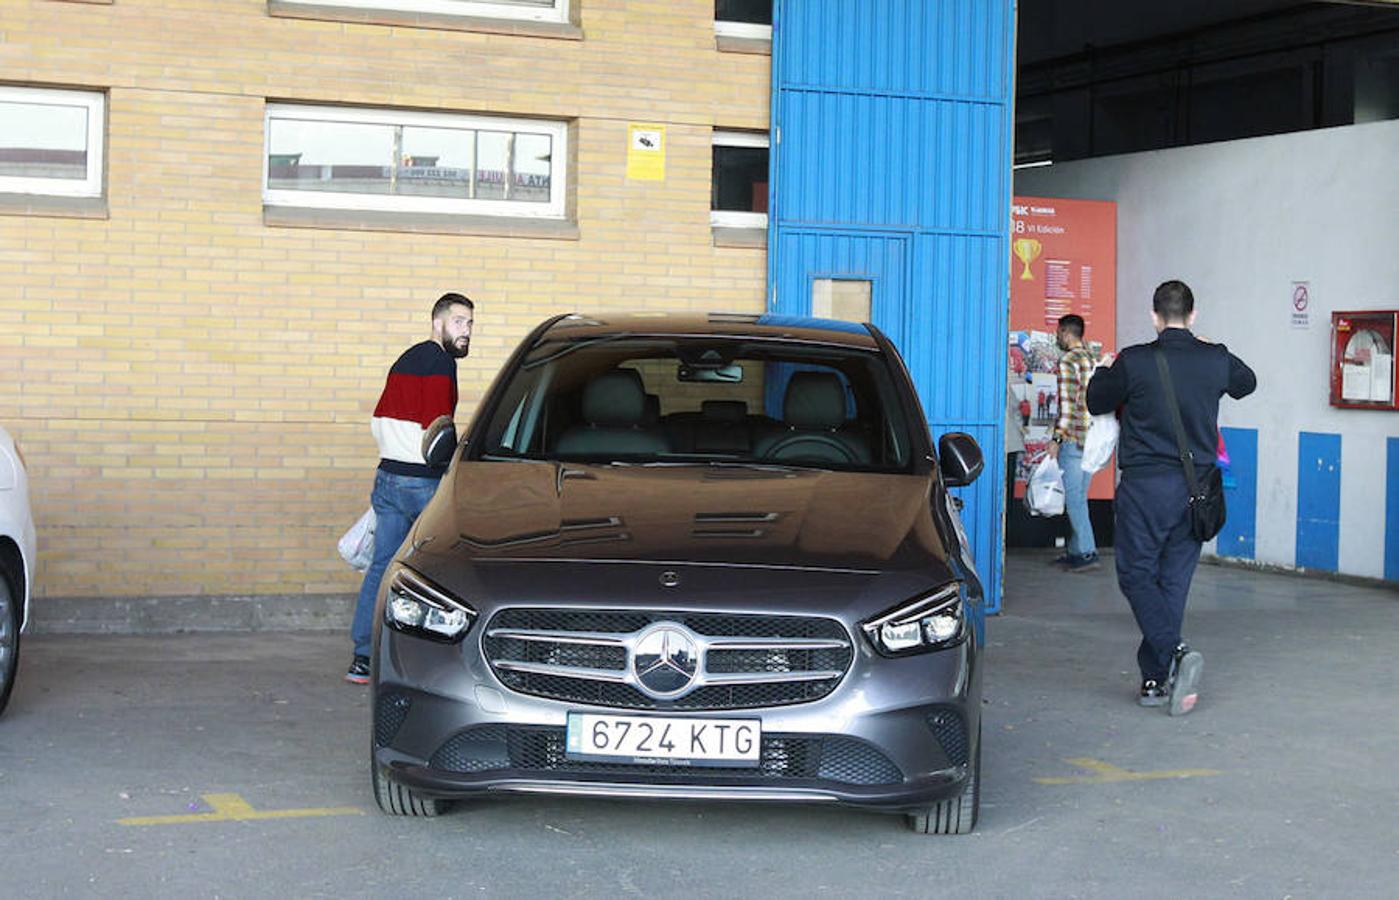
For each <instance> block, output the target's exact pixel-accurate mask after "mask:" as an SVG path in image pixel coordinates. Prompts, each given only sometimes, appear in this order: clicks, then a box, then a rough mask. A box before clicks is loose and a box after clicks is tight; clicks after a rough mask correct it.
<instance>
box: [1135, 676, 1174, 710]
mask: <svg viewBox="0 0 1399 900" xmlns="http://www.w3.org/2000/svg"><path fill="white" fill-rule="evenodd" d="M1170 699H1171V698H1170V695H1168V694H1167V693H1166V688H1165V685H1163V684H1161V682H1160V681H1158V680H1156V679H1155V678H1143V679H1142V690H1141V693H1140V694H1138V695H1137V704H1138V705H1139V706H1165V705H1166V703H1167V702H1169V700H1170Z"/></svg>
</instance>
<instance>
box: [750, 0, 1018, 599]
mask: <svg viewBox="0 0 1399 900" xmlns="http://www.w3.org/2000/svg"><path fill="white" fill-rule="evenodd" d="M773 13H774V18H773V58H772V73H773V75H772V78H773V97H772V154H771V159H772V163H771V169H772V171H771V176H770V179H769V184H770V188H769V190H770V192H771V196H770V202H769V210H770V222H769V229H770V234H769V239H768V290H769V295H768V308H769V309H770V310H771V311H772V312H776V313H784V314H800V315H809V314H810V312H811V281H812V279H813V278H824V277H834V276H840V275H847V276H849V277H859V278H865V279H868V280H870V281H871V282H873V284H874V287H873V299H872V312H871V316H872V318H873V320H874V324H875V325H877V326H878V327H879V328H880V329H882V330H883V331H884V332H885V333H886V334H888V335H889V337H890V339H891V340H893V341H894V343H895V344H896V345H897V346H898V348H899V352H900V353H902V354H903V356H904V359H905V361H906V362H907V363H908V367H909V370H910V371H911V372H912V373H913V377H914V380H915V381H916V382H917V385H918V392H919V395H920V396H921V397H922V399H923V404H924V407H925V413H926V415H927V417H928V422H929V425H930V426H931V428H932V431H933V437H934V439H935V440H936V438H937V437H938V436H939V435H941V434H942V433H944V432H947V431H966V432H969V433H970V434H972V435H973V436H974V437H975V438H976V439H977V441H978V442H979V443H980V444H981V447H982V450H983V451H984V452H985V454H986V461H987V465H986V471H985V473H984V474H983V475H982V476H981V478H980V479H979V480H978V481H977V483H976V484H975V485H973V486H972V487H970V488H967V489H965V490H964V491H962V494H963V498H964V500H965V501H966V508H965V510H964V512H963V518H964V522H965V524H966V527H967V531H968V532H969V535H970V538H971V542H972V544H973V545H974V550H975V555H976V562H977V569H978V571H979V572H980V574H981V577H982V581H983V582H984V586H985V588H986V592H987V596H986V600H987V609H988V611H995V610H997V609H999V608H1000V602H1001V562H1002V542H1003V537H1004V535H1003V525H1002V523H1003V522H1004V520H1005V517H1004V508H1005V506H1004V504H1005V452H1004V449H1003V448H1004V435H1003V434H1002V431H1003V429H1004V422H1005V379H1006V328H1007V324H1006V323H1007V302H1008V280H1007V279H1008V277H1009V274H1008V267H1009V260H1010V248H1009V243H1008V241H1009V238H1008V230H1009V221H1010V194H1011V178H1010V163H1011V138H1012V134H1013V123H1012V102H1011V100H1012V97H1011V92H1012V85H1013V78H1012V73H1013V66H1014V61H1015V54H1014V29H1015V16H1014V7H1013V3H1012V2H1011V0H877V2H871V0H777V2H776V3H775V6H774V10H773Z"/></svg>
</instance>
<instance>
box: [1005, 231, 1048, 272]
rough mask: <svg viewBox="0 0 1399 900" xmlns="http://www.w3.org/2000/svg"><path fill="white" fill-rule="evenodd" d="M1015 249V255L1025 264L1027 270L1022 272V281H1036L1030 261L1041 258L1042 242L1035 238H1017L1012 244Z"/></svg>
mask: <svg viewBox="0 0 1399 900" xmlns="http://www.w3.org/2000/svg"><path fill="white" fill-rule="evenodd" d="M1010 248H1011V249H1012V250H1014V251H1015V255H1016V256H1017V257H1019V258H1020V261H1021V262H1022V263H1024V264H1025V270H1024V271H1023V272H1021V273H1020V280H1021V281H1034V280H1035V276H1033V275H1031V274H1030V263H1032V262H1034V261H1035V260H1037V259H1039V258H1040V252H1041V250H1042V249H1043V248H1042V247H1040V242H1039V241H1037V240H1035V239H1034V238H1016V239H1015V240H1014V241H1013V242H1012V243H1011V245H1010Z"/></svg>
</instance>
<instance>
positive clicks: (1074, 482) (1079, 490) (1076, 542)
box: [1059, 441, 1098, 556]
mask: <svg viewBox="0 0 1399 900" xmlns="http://www.w3.org/2000/svg"><path fill="white" fill-rule="evenodd" d="M1059 468H1060V469H1062V470H1063V472H1064V511H1065V512H1066V513H1068V514H1069V525H1070V526H1071V527H1072V528H1073V534H1071V535H1069V555H1070V556H1087V555H1088V554H1090V553H1097V552H1098V544H1097V542H1096V541H1094V540H1093V523H1092V522H1091V521H1089V519H1088V482H1089V480H1091V479H1092V477H1093V476H1092V475H1088V474H1086V473H1084V471H1083V448H1082V447H1080V446H1078V445H1077V444H1070V443H1068V442H1067V441H1065V442H1064V444H1063V445H1061V446H1060V447H1059Z"/></svg>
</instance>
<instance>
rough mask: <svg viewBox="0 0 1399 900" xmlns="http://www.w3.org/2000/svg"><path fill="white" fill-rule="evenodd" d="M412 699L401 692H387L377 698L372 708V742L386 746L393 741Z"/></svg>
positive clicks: (406, 714)
mask: <svg viewBox="0 0 1399 900" xmlns="http://www.w3.org/2000/svg"><path fill="white" fill-rule="evenodd" d="M412 703H413V701H412V700H410V699H409V698H408V697H406V696H405V695H403V694H398V693H389V694H384V695H383V696H381V697H380V698H379V702H378V704H377V705H376V707H375V710H374V744H375V746H378V747H387V746H388V745H389V744H391V743H393V739H394V737H395V736H396V735H397V734H398V729H400V728H402V727H403V720H404V719H406V718H407V717H408V708H409V707H410V706H412Z"/></svg>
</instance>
